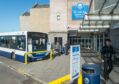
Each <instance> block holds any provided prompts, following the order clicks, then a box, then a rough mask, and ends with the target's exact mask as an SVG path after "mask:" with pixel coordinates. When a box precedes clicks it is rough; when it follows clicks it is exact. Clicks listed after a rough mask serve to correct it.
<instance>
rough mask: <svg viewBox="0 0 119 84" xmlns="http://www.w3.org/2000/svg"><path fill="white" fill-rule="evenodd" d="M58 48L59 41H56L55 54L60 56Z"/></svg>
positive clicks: (59, 46)
mask: <svg viewBox="0 0 119 84" xmlns="http://www.w3.org/2000/svg"><path fill="white" fill-rule="evenodd" d="M60 48H61V45H60V44H59V42H56V46H55V50H56V51H57V54H58V55H59V56H60Z"/></svg>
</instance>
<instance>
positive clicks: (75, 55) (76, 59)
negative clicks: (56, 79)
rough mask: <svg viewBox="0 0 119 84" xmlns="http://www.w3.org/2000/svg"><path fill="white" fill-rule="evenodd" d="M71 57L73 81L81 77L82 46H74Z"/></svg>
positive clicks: (71, 77)
mask: <svg viewBox="0 0 119 84" xmlns="http://www.w3.org/2000/svg"><path fill="white" fill-rule="evenodd" d="M70 55H71V59H70V79H71V81H73V80H75V79H77V78H78V77H79V75H80V45H72V46H71V48H70Z"/></svg>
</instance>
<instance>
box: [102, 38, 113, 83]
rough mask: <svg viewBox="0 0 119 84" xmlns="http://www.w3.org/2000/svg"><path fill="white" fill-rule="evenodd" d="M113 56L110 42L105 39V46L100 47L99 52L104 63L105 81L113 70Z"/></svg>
mask: <svg viewBox="0 0 119 84" xmlns="http://www.w3.org/2000/svg"><path fill="white" fill-rule="evenodd" d="M113 54H115V50H114V48H113V46H112V45H111V40H110V39H106V40H105V45H104V46H103V47H102V50H101V56H102V62H103V63H104V78H105V80H106V81H107V80H108V79H109V74H110V72H111V71H112V69H113V62H112V57H113Z"/></svg>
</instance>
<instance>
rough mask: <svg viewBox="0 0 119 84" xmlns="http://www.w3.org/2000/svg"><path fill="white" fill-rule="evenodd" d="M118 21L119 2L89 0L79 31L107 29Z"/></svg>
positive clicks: (116, 0) (117, 0) (114, 0)
mask: <svg viewBox="0 0 119 84" xmlns="http://www.w3.org/2000/svg"><path fill="white" fill-rule="evenodd" d="M118 21H119V0H91V1H90V6H89V12H88V14H86V15H85V17H84V19H83V21H82V23H81V25H80V28H81V29H99V30H101V29H108V28H111V25H112V23H113V22H118Z"/></svg>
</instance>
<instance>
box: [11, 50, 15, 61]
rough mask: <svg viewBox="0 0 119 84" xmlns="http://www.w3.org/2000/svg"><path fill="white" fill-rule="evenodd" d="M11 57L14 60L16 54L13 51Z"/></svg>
mask: <svg viewBox="0 0 119 84" xmlns="http://www.w3.org/2000/svg"><path fill="white" fill-rule="evenodd" d="M11 58H12V59H13V60H15V58H16V55H15V53H14V52H12V53H11Z"/></svg>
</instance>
